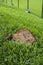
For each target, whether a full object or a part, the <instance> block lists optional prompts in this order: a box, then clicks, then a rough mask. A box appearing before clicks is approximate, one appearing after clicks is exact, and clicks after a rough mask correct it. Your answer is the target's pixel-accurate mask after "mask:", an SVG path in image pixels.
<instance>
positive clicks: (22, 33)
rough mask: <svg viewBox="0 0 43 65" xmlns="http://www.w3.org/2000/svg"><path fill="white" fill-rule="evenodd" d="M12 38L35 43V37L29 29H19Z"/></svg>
mask: <svg viewBox="0 0 43 65" xmlns="http://www.w3.org/2000/svg"><path fill="white" fill-rule="evenodd" d="M12 39H13V40H15V41H19V42H26V43H33V42H34V41H35V37H34V36H33V35H32V33H31V32H30V31H29V30H26V29H19V30H18V31H17V32H16V33H15V34H13V35H12Z"/></svg>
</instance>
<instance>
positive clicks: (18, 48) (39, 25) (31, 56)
mask: <svg viewBox="0 0 43 65" xmlns="http://www.w3.org/2000/svg"><path fill="white" fill-rule="evenodd" d="M23 2H24V1H23ZM34 2H35V1H34ZM39 3H40V2H39ZM22 7H23V6H22ZM31 7H32V6H31ZM38 7H39V6H38ZM31 9H32V10H33V9H34V8H31ZM34 10H35V9H34ZM34 10H33V11H34ZM39 10H40V9H37V10H35V12H36V15H37V14H38V15H39V14H40V11H39ZM37 12H38V13H37ZM36 15H34V14H32V13H26V12H25V10H23V9H22V8H19V9H18V8H17V7H16V6H14V7H12V6H7V5H6V4H3V3H0V51H1V53H0V56H1V57H0V64H1V65H2V64H3V65H43V19H41V18H40V17H38V16H36ZM39 16H40V15H39ZM20 28H24V29H28V30H30V32H31V33H32V34H33V35H34V37H35V39H36V41H35V42H34V44H33V45H30V46H28V45H25V43H23V42H21V43H20V42H17V41H16V42H15V41H13V40H12V41H8V40H7V39H6V36H8V35H10V34H13V33H15V32H16V30H18V29H20Z"/></svg>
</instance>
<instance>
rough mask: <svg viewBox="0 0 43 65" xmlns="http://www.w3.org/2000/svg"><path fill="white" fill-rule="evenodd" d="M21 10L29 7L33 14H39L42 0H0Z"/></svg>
mask: <svg viewBox="0 0 43 65" xmlns="http://www.w3.org/2000/svg"><path fill="white" fill-rule="evenodd" d="M0 1H2V2H4V3H7V4H8V5H12V6H15V7H18V8H21V9H23V10H26V9H30V10H31V12H32V13H33V14H34V15H37V16H41V10H42V0H0Z"/></svg>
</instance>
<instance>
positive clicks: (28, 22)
mask: <svg viewBox="0 0 43 65" xmlns="http://www.w3.org/2000/svg"><path fill="white" fill-rule="evenodd" d="M6 23H8V24H6ZM1 27H2V28H1ZM6 27H7V28H8V29H6ZM3 28H5V32H4V29H3ZM19 28H26V29H29V30H30V31H31V32H32V33H33V35H34V36H35V37H36V39H37V41H38V42H39V41H41V42H43V19H41V18H39V17H37V16H35V15H33V14H29V13H26V12H25V11H23V10H22V9H18V8H15V7H10V6H8V7H7V8H6V6H5V7H4V6H0V31H3V32H1V34H2V35H3V34H6V32H7V31H8V32H10V33H11V32H14V31H16V30H17V29H19ZM12 29H14V30H12ZM10 33H9V34H10ZM1 34H0V36H1Z"/></svg>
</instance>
